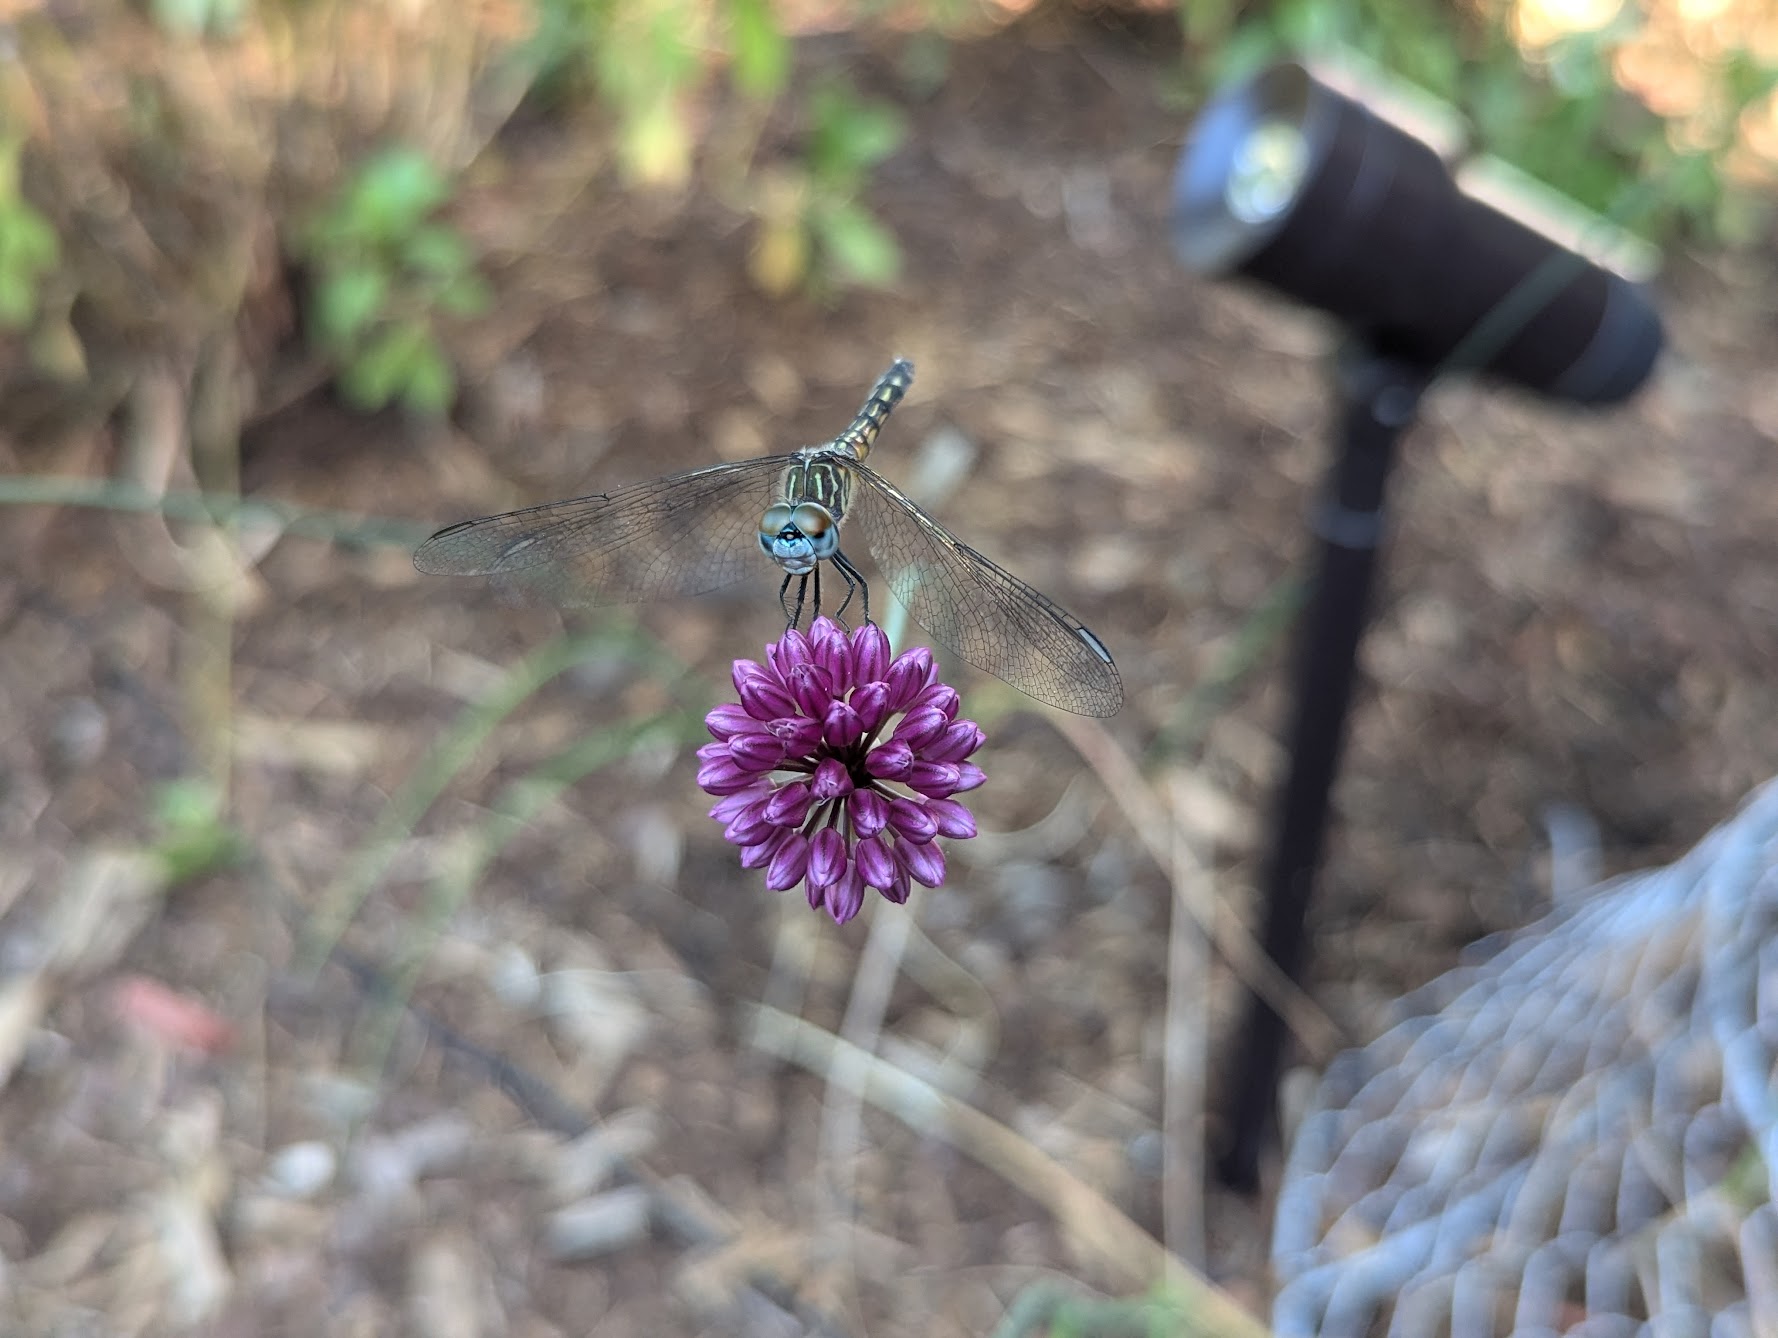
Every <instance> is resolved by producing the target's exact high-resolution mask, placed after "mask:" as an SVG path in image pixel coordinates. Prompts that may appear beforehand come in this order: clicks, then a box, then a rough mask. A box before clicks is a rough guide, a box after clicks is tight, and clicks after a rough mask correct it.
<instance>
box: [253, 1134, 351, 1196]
mask: <svg viewBox="0 0 1778 1338" xmlns="http://www.w3.org/2000/svg"><path fill="white" fill-rule="evenodd" d="M338 1173H339V1154H338V1153H336V1152H335V1151H334V1150H333V1148H332V1146H331V1145H330V1144H327V1143H323V1142H321V1141H319V1140H318V1139H316V1140H310V1141H308V1142H303V1143H290V1144H288V1145H286V1146H284V1147H282V1148H279V1149H278V1151H277V1152H276V1153H275V1154H273V1156H272V1160H271V1162H270V1164H269V1165H267V1167H266V1171H265V1187H266V1188H267V1189H268V1190H270V1191H271V1192H272V1193H274V1194H278V1195H281V1196H282V1197H284V1198H287V1199H312V1198H314V1197H315V1195H317V1194H319V1193H320V1192H321V1191H322V1190H324V1189H326V1188H327V1187H328V1186H329V1185H331V1184H332V1183H333V1178H334V1176H335V1175H337V1174H338Z"/></svg>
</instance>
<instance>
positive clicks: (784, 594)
mask: <svg viewBox="0 0 1778 1338" xmlns="http://www.w3.org/2000/svg"><path fill="white" fill-rule="evenodd" d="M792 581H795V582H796V607H795V608H792V607H791V605H790V583H791V582H792ZM808 593H809V578H808V576H807V575H806V574H805V575H802V576H798V575H797V574H796V573H795V572H787V573H786V574H785V576H784V583H783V584H782V585H780V586H779V587H778V607H779V608H781V609H783V610H784V625H785V626H786V627H795V626H796V625H797V624H798V623H800V622H801V621H802V620H803V598H804V596H806V595H807V594H808ZM815 611H816V612H817V613H819V612H820V611H821V586H820V583H819V581H817V583H816V586H815Z"/></svg>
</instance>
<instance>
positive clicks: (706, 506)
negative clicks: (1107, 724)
mask: <svg viewBox="0 0 1778 1338" xmlns="http://www.w3.org/2000/svg"><path fill="white" fill-rule="evenodd" d="M913 379H914V369H913V365H912V364H911V363H908V362H896V363H895V364H894V365H893V366H891V367H890V368H889V370H888V371H887V372H885V373H884V374H883V376H882V378H881V379H880V380H879V381H878V382H877V384H876V388H875V389H873V390H872V391H871V394H870V397H869V398H868V399H867V400H865V402H864V407H863V408H861V409H860V410H859V411H858V413H857V415H856V416H855V417H854V418H853V420H852V422H851V423H850V424H849V425H848V426H847V428H846V429H845V431H843V432H841V433H840V434H839V436H837V437H835V438H834V439H833V440H832V441H829V442H825V443H823V444H822V445H819V446H805V447H803V448H802V449H801V450H799V451H794V452H792V453H790V454H788V455H771V456H764V457H762V458H760V459H757V460H739V461H735V462H733V463H728V464H719V465H710V466H707V467H706V468H703V469H693V470H688V471H687V472H685V473H683V474H673V475H670V476H668V477H667V478H662V479H653V480H651V481H649V482H647V483H637V484H632V485H631V486H629V487H627V488H619V489H617V490H616V491H615V492H609V493H599V494H596V495H594V496H591V497H579V498H575V499H573V500H572V501H567V502H551V503H548V504H547V505H544V506H534V507H529V508H527V509H525V510H523V511H509V512H507V513H506V514H504V515H499V516H483V517H481V518H480V519H478V520H468V521H464V522H463V523H462V524H460V525H452V526H450V527H449V528H448V529H443V530H440V531H439V532H438V533H437V534H435V535H433V536H432V537H431V538H430V539H428V540H427V541H426V542H425V543H423V544H421V545H420V547H419V550H418V551H417V552H416V553H415V554H414V564H415V565H416V566H417V567H419V569H420V570H421V571H424V572H434V573H439V574H444V575H452V576H490V577H493V578H494V579H495V580H496V581H498V582H500V583H502V584H503V585H506V586H509V587H515V588H516V589H517V590H518V591H519V592H521V593H524V594H530V595H540V596H542V597H543V598H544V599H546V600H548V601H550V602H552V603H558V604H580V605H598V604H628V603H636V602H640V601H644V600H653V599H659V598H664V597H667V596H671V595H694V594H702V593H704V592H706V591H710V590H719V589H721V588H723V587H724V586H728V585H732V584H734V583H735V582H736V581H739V580H741V579H742V578H744V577H745V576H746V575H747V574H748V573H749V572H751V571H757V570H758V569H759V565H760V563H759V555H760V554H761V553H762V552H763V553H764V554H765V556H766V557H768V558H770V559H771V560H772V561H773V562H775V563H776V564H777V565H778V567H779V568H780V569H781V570H782V571H783V572H784V583H783V585H781V586H780V587H779V599H780V601H781V602H784V603H785V613H786V616H787V617H789V618H790V620H791V621H792V622H795V621H797V620H798V619H799V618H800V617H801V614H802V610H803V589H804V586H802V585H799V587H798V589H797V592H796V601H795V608H794V610H792V609H791V607H790V606H789V603H788V601H787V599H786V592H787V591H788V590H789V587H790V583H791V582H792V581H793V580H794V581H800V582H803V583H804V585H808V584H812V585H813V587H814V592H815V606H816V609H817V610H818V609H819V605H820V599H821V587H820V565H821V563H823V562H827V563H828V564H829V565H831V566H832V567H833V568H834V569H835V571H836V572H838V574H839V575H840V576H841V577H842V579H843V580H844V581H845V585H846V600H847V604H842V605H841V606H840V610H839V611H838V612H840V613H843V612H844V610H845V608H846V607H847V605H848V604H849V603H850V601H851V599H852V596H853V594H854V593H857V594H859V595H861V596H862V600H863V613H864V617H865V619H866V620H868V619H869V618H870V591H869V589H868V587H867V586H866V585H865V582H864V578H863V576H862V575H861V574H860V572H859V570H858V568H857V567H856V566H854V565H853V563H852V561H851V557H850V556H849V555H848V553H847V552H846V551H845V550H843V549H842V548H841V547H840V531H841V529H842V528H844V529H845V530H846V532H847V534H848V535H849V536H850V535H852V534H853V533H854V532H856V533H857V534H859V535H861V536H862V538H863V541H864V545H865V546H866V547H868V548H869V549H870V552H871V555H872V556H873V557H874V558H875V559H876V561H877V566H878V568H879V569H880V570H881V572H882V576H883V580H884V582H885V583H886V584H887V585H888V587H889V589H890V590H891V591H892V592H893V593H894V595H895V597H896V598H897V599H899V600H900V601H901V602H902V603H903V604H904V605H906V606H907V610H908V613H909V614H911V615H912V616H913V619H914V621H915V622H917V623H919V624H920V625H921V626H923V627H924V628H926V630H927V631H928V632H930V633H932V635H933V637H934V638H935V639H937V640H938V641H940V642H941V643H943V644H944V645H946V646H949V647H950V648H951V649H952V650H954V651H956V652H957V654H959V655H961V656H962V657H963V658H964V659H965V660H968V661H969V663H971V664H973V665H975V666H976V668H978V669H983V670H986V671H987V672H988V673H990V674H994V675H996V676H997V677H999V678H1002V679H1005V680H1006V681H1007V682H1008V683H1010V684H1012V685H1013V686H1014V687H1015V688H1018V689H1019V690H1020V691H1021V692H1025V693H1028V694H1030V695H1031V696H1033V697H1035V698H1037V699H1038V700H1039V701H1042V702H1048V703H1049V704H1050V705H1052V706H1059V707H1061V708H1062V709H1063V710H1065V711H1074V712H1077V713H1079V714H1082V715H1098V716H1105V715H1111V714H1112V713H1113V712H1115V711H1116V710H1117V709H1118V707H1119V706H1120V705H1121V704H1122V703H1123V684H1122V683H1121V682H1120V681H1119V679H1118V673H1117V666H1116V665H1114V664H1113V663H1112V660H1111V655H1110V653H1109V652H1108V651H1107V650H1106V649H1105V645H1104V643H1103V642H1101V641H1100V640H1099V638H1098V637H1096V636H1094V635H1093V634H1092V633H1091V632H1090V631H1088V630H1087V629H1086V627H1084V626H1083V625H1082V624H1081V623H1080V621H1079V620H1078V619H1076V618H1075V617H1074V616H1073V615H1072V614H1070V613H1069V612H1068V611H1067V610H1066V609H1064V608H1062V607H1061V606H1060V605H1059V604H1057V603H1055V602H1054V601H1053V600H1051V599H1050V598H1049V597H1048V596H1046V595H1044V594H1042V593H1041V592H1040V591H1037V590H1034V589H1032V588H1031V587H1030V586H1028V585H1026V584H1025V583H1024V582H1023V581H1021V580H1019V579H1018V578H1017V577H1016V576H1013V575H1012V574H1011V573H1009V572H1007V571H1005V570H1003V569H1002V568H1000V567H998V566H996V565H995V564H994V563H993V562H990V561H989V560H988V559H987V558H985V557H983V556H982V555H981V554H980V553H978V552H976V551H975V550H974V549H973V548H970V547H969V546H968V545H967V544H963V543H959V542H958V541H957V540H956V539H955V538H953V537H952V536H951V535H950V533H949V532H947V531H946V530H945V528H944V527H943V526H941V525H940V524H939V523H938V522H937V521H935V520H934V519H932V517H931V516H929V515H927V514H926V513H925V512H924V511H923V510H921V509H920V508H919V507H918V506H917V505H915V503H914V502H913V501H912V500H911V499H910V498H909V497H908V496H907V495H906V494H905V493H903V492H902V491H901V490H900V489H899V488H897V487H896V486H895V485H894V484H893V483H891V482H889V480H888V479H886V478H884V477H883V476H882V475H881V474H879V473H877V472H876V470H874V469H872V468H871V467H870V466H869V465H867V464H865V463H864V460H865V457H866V456H867V455H868V454H869V453H870V449H871V446H872V445H873V444H874V443H875V441H876V438H877V433H878V432H879V431H880V430H881V429H882V426H883V423H884V421H885V420H887V418H888V417H889V413H890V410H892V409H893V408H894V407H895V405H896V404H897V403H898V402H899V401H900V399H901V397H902V396H903V395H904V394H905V393H906V392H907V389H908V387H909V386H910V385H912V384H913ZM854 552H856V549H854Z"/></svg>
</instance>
